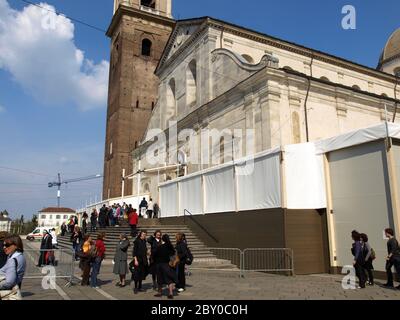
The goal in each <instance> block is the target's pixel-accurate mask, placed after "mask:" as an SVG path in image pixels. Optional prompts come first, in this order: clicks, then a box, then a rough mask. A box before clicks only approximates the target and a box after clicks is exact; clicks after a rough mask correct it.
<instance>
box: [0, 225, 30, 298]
mask: <svg viewBox="0 0 400 320" xmlns="http://www.w3.org/2000/svg"><path fill="white" fill-rule="evenodd" d="M0 248H1V249H0V300H21V299H22V295H21V286H22V280H23V277H24V274H25V269H26V260H25V257H24V254H23V253H24V246H23V243H22V239H21V237H19V236H18V235H11V234H8V233H6V232H0Z"/></svg>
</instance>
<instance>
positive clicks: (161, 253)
mask: <svg viewBox="0 0 400 320" xmlns="http://www.w3.org/2000/svg"><path fill="white" fill-rule="evenodd" d="M174 255H175V249H174V247H173V245H172V243H171V240H170V239H169V236H168V235H166V234H165V235H163V237H162V244H161V245H160V246H159V247H157V249H156V250H155V252H154V263H155V264H156V269H157V282H158V293H157V294H156V295H155V297H158V298H160V297H162V287H163V285H164V284H166V285H168V289H169V294H168V299H173V298H174V294H173V292H174V284H176V283H178V279H177V276H176V271H175V270H174V269H172V268H171V267H170V265H169V262H170V261H171V257H172V256H174Z"/></svg>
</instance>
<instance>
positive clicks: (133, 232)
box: [130, 224, 137, 238]
mask: <svg viewBox="0 0 400 320" xmlns="http://www.w3.org/2000/svg"><path fill="white" fill-rule="evenodd" d="M130 226H131V237H133V238H134V237H136V236H137V230H136V225H135V224H131V225H130Z"/></svg>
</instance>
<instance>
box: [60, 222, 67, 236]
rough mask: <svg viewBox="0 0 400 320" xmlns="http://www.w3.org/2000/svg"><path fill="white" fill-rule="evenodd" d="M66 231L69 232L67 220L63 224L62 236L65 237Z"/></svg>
mask: <svg viewBox="0 0 400 320" xmlns="http://www.w3.org/2000/svg"><path fill="white" fill-rule="evenodd" d="M66 233H67V225H66V224H65V222H63V223H62V225H61V237H64V236H65V234H66Z"/></svg>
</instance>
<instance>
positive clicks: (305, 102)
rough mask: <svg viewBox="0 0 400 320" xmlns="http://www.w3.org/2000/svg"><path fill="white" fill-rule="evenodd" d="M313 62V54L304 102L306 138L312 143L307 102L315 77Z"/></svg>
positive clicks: (312, 55)
mask: <svg viewBox="0 0 400 320" xmlns="http://www.w3.org/2000/svg"><path fill="white" fill-rule="evenodd" d="M313 62H314V54H311V62H310V78H309V79H308V88H307V94H306V98H305V100H304V117H305V124H306V138H307V142H310V137H309V132H308V112H307V102H308V96H309V94H310V88H311V78H312V77H313V69H312V68H313Z"/></svg>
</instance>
